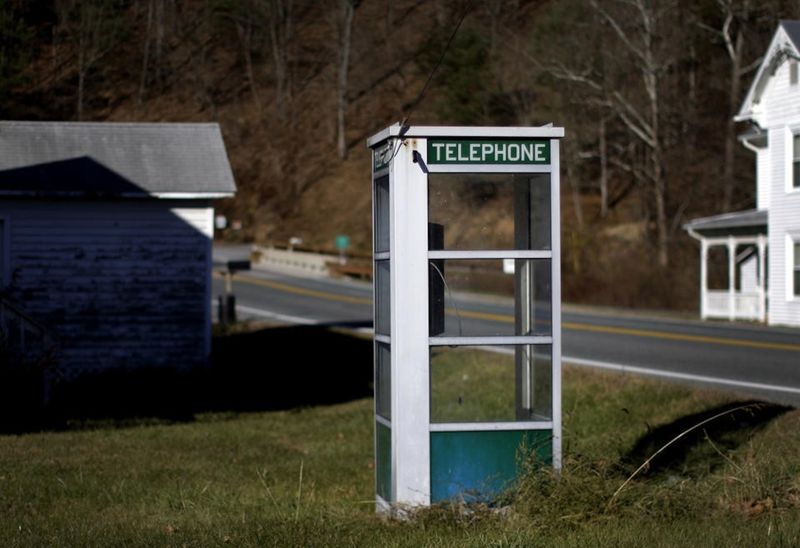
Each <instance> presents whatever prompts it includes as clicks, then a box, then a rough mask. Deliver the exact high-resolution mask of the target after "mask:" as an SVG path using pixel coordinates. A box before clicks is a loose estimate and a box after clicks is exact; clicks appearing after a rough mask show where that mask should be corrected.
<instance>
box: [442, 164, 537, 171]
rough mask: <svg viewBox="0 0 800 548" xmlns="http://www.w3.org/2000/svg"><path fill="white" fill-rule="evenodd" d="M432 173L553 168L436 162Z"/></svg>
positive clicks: (527, 165)
mask: <svg viewBox="0 0 800 548" xmlns="http://www.w3.org/2000/svg"><path fill="white" fill-rule="evenodd" d="M428 170H429V171H430V172H431V173H550V172H551V171H552V168H551V167H550V166H549V165H543V164H514V165H503V164H497V165H481V164H434V165H429V166H428Z"/></svg>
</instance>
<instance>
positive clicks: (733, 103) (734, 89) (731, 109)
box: [722, 31, 744, 211]
mask: <svg viewBox="0 0 800 548" xmlns="http://www.w3.org/2000/svg"><path fill="white" fill-rule="evenodd" d="M743 42H744V40H743V37H742V32H741V31H739V32H737V33H736V44H735V46H734V48H733V56H732V58H731V71H730V79H731V81H730V87H729V89H728V123H727V125H726V127H725V158H724V161H723V169H722V182H723V185H724V186H723V194H722V211H730V210H731V207H732V206H733V188H734V186H735V181H734V177H735V171H734V161H735V154H736V122H735V121H734V119H733V117H734V116H735V115H736V112H737V107H738V106H739V90H740V87H741V80H740V76H741V71H742V49H744V48H743Z"/></svg>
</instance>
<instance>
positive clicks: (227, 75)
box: [0, 0, 800, 308]
mask: <svg viewBox="0 0 800 548" xmlns="http://www.w3.org/2000/svg"><path fill="white" fill-rule="evenodd" d="M798 16H800V13H798V6H797V4H796V3H795V2H788V1H783V0H766V1H760V2H754V1H752V0H702V1H700V2H686V1H684V0H658V1H656V0H560V1H558V2H555V1H545V0H510V1H500V0H474V1H472V2H464V1H458V0H452V1H449V2H431V1H423V0H395V1H389V0H361V1H358V0H331V1H330V2H314V1H311V0H113V1H109V0H50V1H45V0H24V1H23V0H7V1H5V2H3V3H2V4H0V32H2V34H3V37H4V38H3V42H2V45H0V110H1V111H2V114H1V115H2V117H3V118H5V119H34V120H35V119H51V120H52V119H57V120H117V121H122V120H125V121H159V120H164V121H206V120H218V121H219V122H220V123H221V125H222V128H223V131H224V136H225V139H226V143H227V146H228V151H229V154H230V157H231V161H232V164H233V166H234V170H235V175H236V178H237V182H238V184H239V188H240V190H239V193H238V194H237V197H236V199H235V200H233V201H231V202H229V203H227V204H222V206H221V207H222V209H223V212H224V213H226V214H228V215H229V216H231V217H232V218H234V219H239V220H241V221H242V223H243V227H244V228H243V230H242V231H241V232H239V233H236V234H234V235H228V237H237V238H247V239H250V238H253V239H256V240H257V241H261V242H273V243H285V242H286V240H287V239H288V237H289V236H300V237H302V238H303V239H304V241H305V242H306V243H307V244H311V245H319V246H327V247H330V246H331V245H332V242H333V237H334V236H335V235H336V234H341V233H345V234H349V235H350V236H351V240H352V242H353V243H354V245H355V246H356V247H358V248H360V249H361V250H362V251H369V249H370V228H369V227H370V195H369V190H368V177H367V175H366V174H367V173H368V170H369V161H370V159H369V154H368V152H367V150H366V148H365V147H364V139H365V138H366V137H367V136H368V135H370V134H371V133H372V132H374V131H376V130H378V129H380V128H382V127H384V126H386V125H388V124H390V123H393V122H396V121H400V120H402V119H403V118H404V117H405V116H408V115H409V114H410V113H411V114H412V116H411V119H410V120H409V122H410V123H412V124H478V125H504V124H521V125H537V124H544V123H549V122H553V123H555V124H557V125H563V126H565V127H566V128H567V137H568V138H567V140H565V142H564V161H563V164H564V173H563V185H562V188H563V193H564V194H563V199H562V204H563V206H562V207H563V210H564V211H563V216H564V228H563V230H564V234H563V241H564V253H565V255H564V292H565V297H566V299H567V300H571V301H583V302H593V303H603V304H614V305H625V306H640V307H672V308H690V307H692V306H695V303H696V295H695V293H696V288H697V266H696V261H697V258H696V256H697V249H696V248H695V246H694V244H693V243H692V242H691V241H690V240H689V239H688V238H687V237H686V236H685V235H684V234H683V231H682V230H681V225H682V223H684V222H685V221H686V220H688V219H689V218H692V217H695V216H699V215H704V214H711V213H715V212H721V211H732V210H739V209H745V208H748V207H752V206H753V205H754V193H755V188H754V184H753V177H754V174H753V171H754V170H753V158H752V157H751V155H750V154H749V153H748V152H747V151H746V150H744V149H743V148H742V147H741V146H739V145H738V143H737V142H736V136H737V134H738V133H740V132H742V131H743V130H744V129H745V128H743V127H740V126H738V125H737V124H735V123H734V122H733V121H732V116H733V114H734V113H735V112H736V110H737V109H738V106H739V104H740V101H741V99H742V95H743V94H744V92H745V91H746V89H747V86H748V85H749V83H750V81H751V79H752V77H753V71H754V69H755V68H756V67H757V64H758V62H759V61H760V59H759V55H761V54H762V53H763V51H764V50H765V48H766V43H767V41H768V40H769V38H770V36H771V34H772V32H773V31H774V29H775V27H776V25H777V22H778V20H779V19H781V18H794V17H798ZM462 17H463V23H462V25H461V27H460V28H459V32H458V33H457V34H456V35H455V37H454V38H453V39H452V41H451V43H450V47H449V49H448V51H447V54H446V56H445V57H444V59H443V60H442V63H441V66H440V67H439V70H438V71H437V73H436V75H435V77H434V78H433V80H432V81H431V83H430V85H429V87H428V88H427V92H426V94H425V95H424V97H422V99H421V100H420V98H419V94H420V91H421V89H422V88H423V86H424V85H425V82H426V80H427V79H428V76H429V74H430V72H431V70H432V68H433V67H434V66H435V65H436V63H437V62H438V60H439V59H440V57H441V54H442V51H443V48H444V47H445V45H446V44H447V43H448V41H449V39H450V37H451V35H452V31H453V29H454V27H455V26H456V24H457V23H458V22H459V21H460V20H461V19H462ZM622 279H624V280H626V282H625V283H624V284H621V283H619V280H622Z"/></svg>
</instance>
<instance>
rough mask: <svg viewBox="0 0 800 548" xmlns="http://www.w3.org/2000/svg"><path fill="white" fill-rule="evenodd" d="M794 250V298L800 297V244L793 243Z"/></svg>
mask: <svg viewBox="0 0 800 548" xmlns="http://www.w3.org/2000/svg"><path fill="white" fill-rule="evenodd" d="M792 244H793V249H794V263H793V265H794V268H793V269H792V277H793V278H794V296H795V297H800V242H796V241H795V242H792Z"/></svg>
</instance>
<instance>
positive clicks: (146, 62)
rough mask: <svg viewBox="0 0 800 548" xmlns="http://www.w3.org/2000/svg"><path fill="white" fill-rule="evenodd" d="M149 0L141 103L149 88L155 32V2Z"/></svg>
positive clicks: (140, 95)
mask: <svg viewBox="0 0 800 548" xmlns="http://www.w3.org/2000/svg"><path fill="white" fill-rule="evenodd" d="M154 1H155V0H149V1H148V2H147V25H146V27H145V32H144V56H143V57H142V74H141V76H140V78H139V104H140V105H141V104H144V94H145V91H146V90H147V71H148V69H149V66H148V65H149V64H150V41H151V37H152V34H153V2H154Z"/></svg>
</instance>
